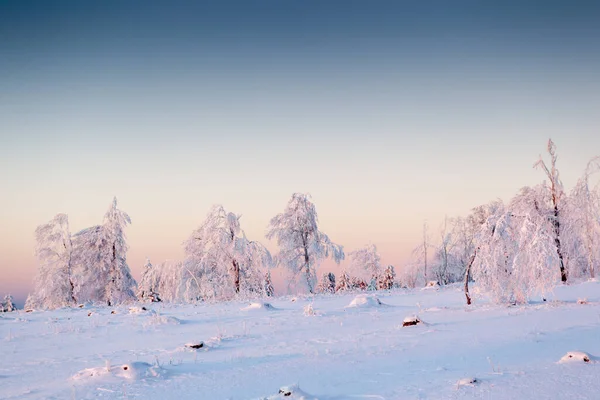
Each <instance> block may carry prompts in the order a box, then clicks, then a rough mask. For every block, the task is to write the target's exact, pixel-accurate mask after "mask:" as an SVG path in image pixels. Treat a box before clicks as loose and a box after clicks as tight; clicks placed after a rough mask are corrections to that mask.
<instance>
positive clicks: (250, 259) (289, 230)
mask: <svg viewBox="0 0 600 400" xmlns="http://www.w3.org/2000/svg"><path fill="white" fill-rule="evenodd" d="M266 237H267V238H268V239H275V241H276V242H277V245H278V246H279V252H278V253H277V254H275V255H274V256H273V255H271V253H270V252H269V251H268V250H267V248H266V247H265V246H264V245H263V244H261V243H260V242H258V241H254V240H250V239H248V238H247V237H246V234H245V233H244V231H243V230H242V228H241V225H240V216H239V215H236V214H234V213H231V212H228V211H226V210H225V209H224V208H223V206H220V205H218V206H214V207H213V208H212V209H211V211H210V212H209V213H208V215H207V217H206V220H205V221H204V222H203V223H202V225H200V227H199V228H197V229H196V230H194V231H193V232H192V234H191V235H190V236H189V238H188V239H187V240H186V241H185V242H184V250H185V259H184V260H183V261H182V262H176V263H173V262H164V263H162V264H160V265H158V266H156V267H153V266H152V265H151V264H150V262H147V263H146V266H145V267H144V272H143V274H142V279H141V281H140V284H139V287H138V297H139V298H140V299H142V300H151V301H152V300H154V301H156V300H157V299H160V300H163V301H183V302H194V301H203V300H213V299H214V300H222V299H231V298H233V297H259V296H273V295H274V289H273V283H272V281H271V273H270V269H271V268H273V267H275V266H277V265H280V266H282V267H285V268H287V269H288V271H289V272H290V280H289V285H290V286H292V285H298V284H300V285H301V286H304V287H305V288H306V290H308V292H310V293H314V292H315V288H316V282H317V278H316V274H317V269H318V267H319V265H320V263H321V262H322V261H323V260H324V259H325V258H327V257H331V258H333V259H334V260H335V261H336V262H339V261H341V260H342V259H343V258H344V251H343V248H342V246H339V245H337V244H335V243H333V242H332V241H331V240H330V239H329V237H328V236H327V235H326V234H324V233H323V232H321V231H320V230H319V228H318V216H317V212H316V207H315V205H314V204H313V203H312V202H311V200H310V197H309V196H308V195H306V194H300V193H296V194H294V195H293V196H292V198H291V200H290V201H289V202H288V204H287V206H286V208H285V210H284V212H283V213H281V214H278V215H276V216H275V217H273V218H272V219H271V221H270V223H269V227H268V228H267V234H266Z"/></svg>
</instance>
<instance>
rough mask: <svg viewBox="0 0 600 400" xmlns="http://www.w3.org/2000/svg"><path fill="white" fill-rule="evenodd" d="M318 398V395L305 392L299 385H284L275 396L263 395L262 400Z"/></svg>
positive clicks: (310, 399) (308, 399)
mask: <svg viewBox="0 0 600 400" xmlns="http://www.w3.org/2000/svg"><path fill="white" fill-rule="evenodd" d="M280 399H281V400H283V399H286V400H318V399H317V398H316V397H314V396H311V395H310V394H308V393H306V392H304V391H303V390H302V389H300V388H299V387H298V385H292V386H282V387H281V388H280V389H279V392H278V393H277V394H275V395H273V396H269V397H263V398H262V399H260V400H280Z"/></svg>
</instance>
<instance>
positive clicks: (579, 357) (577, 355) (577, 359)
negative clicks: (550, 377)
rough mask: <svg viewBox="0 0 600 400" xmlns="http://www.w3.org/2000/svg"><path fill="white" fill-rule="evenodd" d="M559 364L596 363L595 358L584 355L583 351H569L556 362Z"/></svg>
mask: <svg viewBox="0 0 600 400" xmlns="http://www.w3.org/2000/svg"><path fill="white" fill-rule="evenodd" d="M558 362H559V363H560V364H565V363H581V362H583V363H585V364H590V363H593V362H596V360H595V357H593V356H591V355H589V354H587V353H584V352H583V351H569V352H568V353H567V354H565V355H564V356H562V358H561V359H560V360H559V361H558Z"/></svg>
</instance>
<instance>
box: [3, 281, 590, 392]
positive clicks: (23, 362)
mask: <svg viewBox="0 0 600 400" xmlns="http://www.w3.org/2000/svg"><path fill="white" fill-rule="evenodd" d="M355 296H356V294H346V295H338V296H315V297H314V298H310V299H309V298H301V297H300V298H298V299H297V300H296V301H290V299H289V298H280V299H272V300H271V299H270V300H269V303H270V304H271V305H272V307H268V306H267V307H265V306H264V305H263V306H259V305H252V306H248V305H249V303H244V302H229V303H221V304H201V305H197V306H190V305H186V306H177V305H167V304H157V305H156V304H155V305H151V306H147V307H148V308H149V310H147V311H144V310H141V309H134V310H133V311H132V312H130V310H129V308H128V307H122V308H116V309H109V308H87V309H72V310H68V309H67V310H58V311H49V312H33V313H24V312H18V313H7V314H4V315H1V317H0V360H2V362H0V398H2V399H17V398H19V399H21V398H24V399H34V398H36V399H37V398H56V399H63V398H64V399H87V398H115V399H116V398H119V399H121V398H132V399H133V398H146V399H166V398H176V399H179V400H183V399H210V400H212V399H241V400H250V399H265V398H268V399H284V398H285V399H320V400H323V399H325V400H341V399H471V398H481V399H527V398H532V397H535V398H536V399H566V398H569V399H571V398H578V399H598V398H599V396H600V395H599V394H598V393H600V380H599V379H598V376H600V363H599V362H596V361H597V360H596V358H595V357H596V356H599V355H600V284H599V283H593V282H588V283H583V284H580V285H573V286H567V287H559V288H557V289H556V291H555V295H554V296H553V297H551V298H550V299H549V301H548V302H539V303H533V304H529V305H527V306H522V307H521V306H519V307H505V306H495V305H491V304H487V303H483V302H478V303H477V304H475V305H473V306H471V307H469V308H467V307H466V306H464V304H463V303H464V298H463V295H462V293H461V292H460V291H459V290H458V288H452V287H451V288H442V289H440V290H439V291H429V290H427V291H421V290H417V291H404V290H400V291H397V292H392V293H385V292H377V294H376V296H377V298H378V299H379V300H380V303H382V305H379V304H378V303H377V301H373V300H372V299H371V300H369V301H366V300H364V297H362V298H359V300H356V299H355ZM579 298H587V304H578V303H577V300H578V299H579ZM369 299H370V298H369ZM353 301H354V302H353ZM258 304H261V303H258ZM308 304H311V305H312V308H313V309H314V314H315V315H311V314H312V313H305V307H306V306H307V305H308ZM350 304H355V305H356V304H361V306H360V307H356V306H353V307H348V305H350ZM113 310H115V311H116V313H115V314H111V311H113ZM414 315H417V316H418V317H419V318H420V319H421V320H422V321H423V322H424V323H423V324H418V325H416V326H409V327H402V323H403V320H404V318H405V317H409V316H414ZM200 342H203V346H202V347H200V348H199V349H191V348H189V347H186V344H188V345H189V344H194V343H196V344H197V343H200ZM569 351H583V352H586V353H588V354H590V355H591V357H592V359H591V361H592V362H589V363H585V362H583V361H582V362H575V361H574V362H565V363H559V362H558V361H559V360H560V359H561V357H563V356H565V354H566V353H567V352H569ZM473 378H474V379H475V382H474V383H473V382H472V379H473ZM294 385H297V386H294ZM280 389H281V393H280ZM286 390H287V391H288V392H286Z"/></svg>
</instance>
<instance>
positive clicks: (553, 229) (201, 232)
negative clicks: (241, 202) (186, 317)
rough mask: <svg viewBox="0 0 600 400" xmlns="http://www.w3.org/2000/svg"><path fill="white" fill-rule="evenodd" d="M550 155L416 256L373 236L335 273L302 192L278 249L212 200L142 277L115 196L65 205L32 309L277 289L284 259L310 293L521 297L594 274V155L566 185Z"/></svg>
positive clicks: (272, 234) (43, 235) (275, 221)
mask: <svg viewBox="0 0 600 400" xmlns="http://www.w3.org/2000/svg"><path fill="white" fill-rule="evenodd" d="M548 152H549V155H550V162H549V165H547V164H546V163H545V162H544V161H543V160H542V159H541V158H540V161H538V162H537V163H536V164H535V166H536V167H538V168H540V169H541V170H542V171H543V172H544V174H545V176H546V178H547V181H545V182H543V183H541V184H539V185H537V186H534V187H525V188H522V189H521V190H520V191H519V192H518V193H517V194H516V195H515V196H514V198H513V199H511V200H510V201H509V202H507V203H504V202H502V201H501V200H496V201H493V202H490V203H489V204H485V205H482V206H479V207H476V208H475V209H473V210H472V212H471V213H470V214H469V215H467V216H466V217H458V218H454V219H446V220H445V221H444V223H443V225H442V227H441V229H440V236H439V241H438V242H435V243H434V242H433V241H432V240H431V239H430V236H429V232H428V228H427V225H425V226H424V229H423V242H422V244H420V245H419V246H418V247H417V248H416V249H415V251H414V253H413V254H414V259H415V262H413V263H411V264H409V265H407V266H406V267H405V268H403V269H402V270H401V271H400V273H399V275H398V276H396V272H395V271H394V267H393V266H391V265H390V266H388V267H386V268H383V267H382V265H381V257H380V256H379V254H378V252H377V247H376V246H375V245H374V244H370V245H368V246H365V247H364V248H362V249H359V250H356V251H352V252H350V253H348V256H349V258H350V262H349V263H348V265H347V266H346V268H344V269H343V270H342V271H341V273H340V274H339V277H338V279H336V276H335V275H334V274H333V273H332V272H326V273H324V274H323V276H322V278H321V280H320V281H318V279H317V271H318V269H319V266H320V264H321V263H322V261H323V260H325V259H326V258H331V259H332V260H334V261H335V262H336V263H337V264H340V262H341V261H342V260H344V258H345V253H344V248H343V246H341V245H338V244H336V243H334V242H333V241H331V239H330V238H329V237H328V236H327V235H326V234H325V233H324V232H322V231H321V230H320V229H319V223H318V215H317V211H316V207H315V205H314V203H313V202H312V201H311V198H310V196H309V195H307V194H301V193H295V194H293V195H292V198H291V199H290V200H289V202H288V203H287V205H286V207H285V209H284V210H283V212H282V213H280V214H277V215H276V216H274V217H273V218H272V219H271V220H270V222H269V225H268V227H267V232H266V238H267V239H269V240H274V241H275V242H276V244H277V246H278V251H277V253H276V254H274V255H271V253H270V252H269V250H267V248H266V247H265V246H264V245H263V244H261V243H260V242H258V241H255V240H251V239H249V238H248V237H247V236H246V234H245V233H244V231H243V229H242V227H241V224H240V219H241V217H240V216H239V215H237V214H235V213H232V212H228V211H227V210H225V208H223V206H220V205H216V206H214V207H213V208H212V209H211V210H210V211H209V213H208V215H207V217H206V219H205V221H204V222H203V223H202V224H201V225H200V226H199V227H198V228H197V229H195V230H194V231H193V232H192V233H191V234H190V236H189V237H188V238H187V240H185V242H184V243H183V246H184V250H185V258H184V259H183V260H182V261H178V262H172V261H165V262H163V263H161V264H158V265H153V264H152V263H151V262H150V261H149V260H147V262H146V264H145V265H144V268H143V272H142V278H141V280H140V282H139V284H136V282H135V280H134V279H133V278H132V276H131V272H130V270H129V266H128V265H127V258H126V254H127V249H128V246H127V243H126V240H125V233H124V229H125V227H126V226H127V225H128V224H130V223H131V220H130V219H129V216H128V215H127V214H126V213H125V212H123V211H121V210H119V209H118V208H117V201H116V199H114V201H113V203H112V204H111V206H110V207H109V209H108V211H107V212H106V214H105V216H104V221H103V224H102V225H98V226H94V227H91V228H87V229H84V230H82V231H80V232H79V233H77V234H75V235H71V233H70V231H69V223H68V218H67V216H66V215H65V214H58V215H57V216H56V217H54V219H52V221H50V222H48V223H47V224H44V225H41V226H39V227H38V228H37V230H36V232H35V236H36V254H37V256H38V259H39V262H40V263H39V272H38V274H37V276H36V278H35V290H34V291H33V293H31V295H30V296H29V298H28V299H27V303H26V307H27V308H58V307H65V306H71V305H74V304H78V303H82V302H95V303H104V304H107V305H113V304H119V303H123V302H126V301H129V300H135V299H138V300H141V301H170V302H196V301H205V300H224V299H232V298H235V297H238V298H240V297H243V298H246V297H261V296H273V295H274V290H273V284H272V281H271V273H270V270H271V269H272V268H273V267H275V266H281V267H284V268H286V269H287V270H288V272H289V275H290V279H289V285H288V287H292V286H294V287H296V288H298V286H301V287H304V288H305V290H306V291H308V292H309V293H317V292H318V293H336V292H343V291H348V290H387V289H391V288H393V287H395V286H400V284H401V285H402V286H405V287H415V286H418V285H426V284H428V282H431V281H434V282H437V283H439V284H441V285H444V284H449V283H453V282H464V290H465V295H466V299H467V303H469V304H470V302H471V294H470V292H469V282H471V281H472V280H475V281H476V282H477V283H478V285H477V288H478V290H483V291H485V292H488V293H490V294H491V295H492V296H493V298H494V299H496V300H497V301H499V302H524V301H527V299H529V298H530V297H531V296H534V295H541V296H545V294H546V293H548V292H549V291H550V290H551V289H552V288H553V287H554V286H555V285H556V283H557V282H561V281H562V282H567V281H568V280H570V279H574V278H581V277H590V278H594V277H595V273H596V270H597V269H598V265H599V264H600V191H599V188H598V185H595V186H594V185H592V184H591V177H592V176H593V175H594V174H595V173H597V172H598V171H600V158H594V159H592V160H591V161H590V162H589V163H588V165H587V168H586V170H585V171H584V173H583V175H582V177H581V178H580V179H579V181H578V182H577V184H576V185H575V186H574V188H573V189H572V190H571V192H570V193H566V192H565V190H564V188H563V185H562V183H561V181H560V177H559V172H558V168H557V165H556V164H557V155H556V148H555V146H554V143H552V141H549V142H548Z"/></svg>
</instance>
